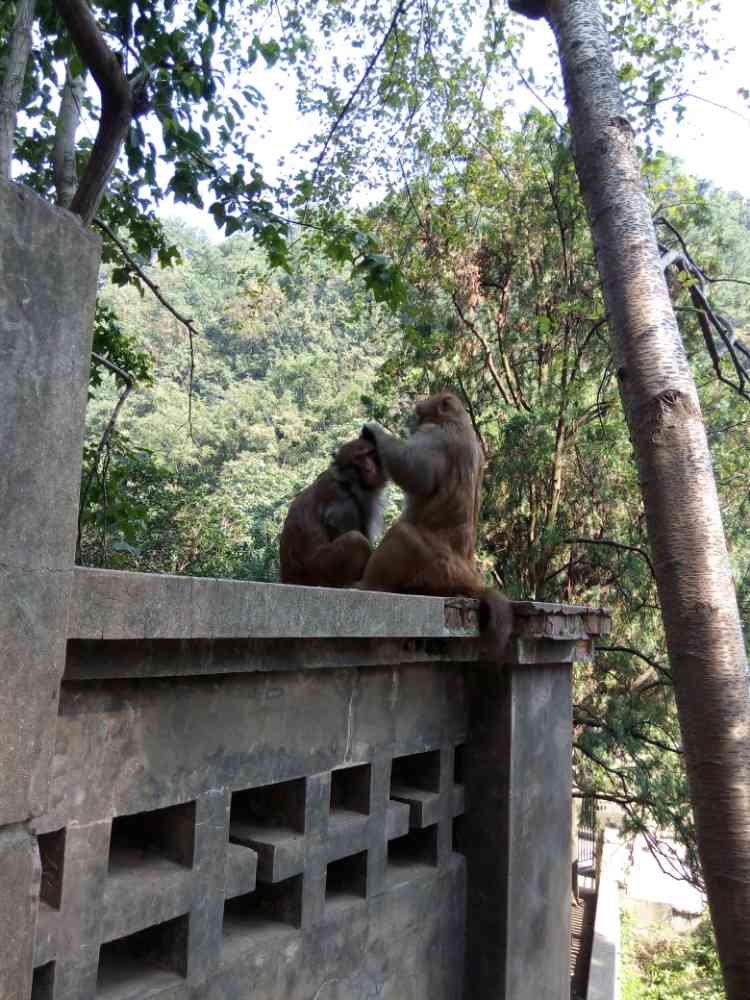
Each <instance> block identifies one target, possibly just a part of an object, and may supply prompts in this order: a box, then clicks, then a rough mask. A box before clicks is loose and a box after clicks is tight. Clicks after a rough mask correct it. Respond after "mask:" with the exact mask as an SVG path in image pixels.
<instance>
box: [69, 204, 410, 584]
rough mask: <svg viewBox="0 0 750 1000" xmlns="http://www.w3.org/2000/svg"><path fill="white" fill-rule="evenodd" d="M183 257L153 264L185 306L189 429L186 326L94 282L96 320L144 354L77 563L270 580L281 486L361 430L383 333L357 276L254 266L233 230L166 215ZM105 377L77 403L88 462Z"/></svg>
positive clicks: (390, 329)
mask: <svg viewBox="0 0 750 1000" xmlns="http://www.w3.org/2000/svg"><path fill="white" fill-rule="evenodd" d="M169 233H170V238H173V239H174V240H175V242H176V243H178V244H179V246H180V255H181V261H182V263H181V265H180V266H179V267H177V268H173V269H171V270H169V271H163V272H161V273H159V274H158V282H159V284H160V286H161V288H162V289H163V290H164V291H165V292H166V293H168V294H169V296H170V300H171V301H173V302H174V303H175V305H176V306H178V307H179V308H180V310H181V311H184V312H186V313H189V314H190V315H191V316H192V317H193V319H194V322H195V323H196V325H197V326H198V327H199V328H200V329H201V330H202V331H204V337H203V338H202V339H200V340H199V341H198V342H197V343H196V350H195V378H194V382H193V393H194V398H193V437H192V439H191V438H190V437H189V436H188V434H187V427H186V423H187V399H186V387H187V384H188V379H189V369H190V358H189V352H188V347H187V343H186V338H185V335H184V331H183V330H182V328H181V327H180V326H179V324H177V323H176V322H175V321H174V319H173V318H172V317H171V316H170V315H169V314H167V313H165V312H164V311H163V310H161V309H160V307H159V306H158V304H157V303H156V302H155V301H154V300H153V299H152V298H150V297H149V298H145V297H141V296H140V295H139V293H138V291H137V290H136V289H134V288H132V287H122V288H118V287H117V286H108V287H107V288H106V290H105V291H104V292H103V294H102V300H103V308H104V310H105V314H106V315H108V316H111V315H114V314H117V315H118V316H120V317H123V318H124V317H127V328H128V330H129V331H131V334H130V335H131V336H133V337H135V338H137V340H138V342H139V343H141V344H143V345H144V346H145V348H146V349H147V350H148V353H149V355H150V356H151V357H152V358H153V367H154V381H153V384H151V385H148V384H141V386H140V387H139V388H138V390H137V391H136V392H135V393H134V395H133V396H131V400H130V402H129V404H128V407H127V408H126V409H125V410H124V411H123V413H122V415H121V416H120V418H119V420H118V424H117V430H116V432H115V434H114V435H113V438H112V440H111V442H110V445H109V446H108V455H107V464H106V466H105V468H104V472H105V475H102V476H100V477H98V478H97V480H96V485H95V487H94V488H92V489H91V490H90V492H89V497H88V501H87V508H86V510H85V511H84V514H83V519H82V546H81V551H82V558H83V560H84V561H85V562H87V563H89V564H92V565H108V566H116V567H119V568H129V569H139V570H146V571H157V572H158V571H161V572H172V573H190V574H193V575H214V576H232V577H237V578H249V579H275V578H276V573H277V555H276V548H277V545H276V540H277V535H278V532H279V530H280V528H281V524H282V522H283V517H284V514H285V512H286V507H287V505H288V502H289V500H290V499H291V497H292V496H294V495H295V493H297V492H298V491H299V490H300V489H301V488H303V487H304V486H306V485H307V483H308V482H310V481H311V480H312V479H314V478H315V476H316V475H317V474H318V473H319V472H321V471H322V470H323V469H324V468H325V467H326V466H327V464H328V462H329V461H330V453H331V451H332V450H333V448H334V447H335V446H336V445H337V444H338V443H340V442H341V441H342V440H345V439H347V438H350V437H354V436H356V434H357V433H358V431H359V427H360V425H361V422H362V419H363V417H364V416H365V411H364V409H363V408H362V406H361V403H360V397H361V396H362V395H364V394H366V392H367V391H370V390H371V386H372V381H373V378H374V373H375V371H376V368H377V365H378V363H379V361H380V359H381V358H382V351H383V349H384V347H385V345H386V344H387V343H388V342H389V339H390V338H392V337H393V335H394V332H395V331H394V326H393V323H392V321H391V320H390V319H389V318H388V317H387V315H386V314H385V313H384V312H383V310H382V309H381V308H380V307H378V306H377V305H376V304H374V303H372V300H371V297H370V296H369V295H368V294H367V293H366V291H365V290H364V289H362V288H358V286H353V287H352V286H348V285H347V284H346V283H345V282H344V281H342V279H341V278H337V277H332V276H330V275H329V274H326V270H325V268H324V266H323V264H322V263H321V261H320V260H315V259H308V260H307V261H306V262H305V263H303V262H300V263H299V270H298V272H297V273H298V280H297V281H296V282H293V281H292V280H291V279H290V278H289V277H287V276H285V275H283V274H282V275H281V276H279V275H275V274H272V273H269V272H268V269H267V265H266V264H265V262H264V258H263V255H262V253H261V252H260V251H259V250H258V249H257V247H256V246H255V245H253V244H251V243H249V242H248V240H247V239H246V238H244V237H239V236H238V237H233V238H232V239H231V240H228V241H226V242H225V243H223V244H220V245H218V246H217V245H213V244H211V243H209V242H208V240H207V239H206V237H205V236H202V235H200V234H198V233H195V232H192V231H190V230H189V229H187V228H186V227H184V226H181V225H178V224H174V225H172V226H171V227H170V229H169ZM114 394H115V387H114V385H113V384H112V380H111V379H107V380H106V382H105V381H104V380H102V381H101V384H100V385H99V386H98V387H97V388H96V390H95V394H94V399H93V400H92V403H91V404H90V407H89V421H90V428H91V436H90V439H89V445H88V448H87V453H86V456H85V458H86V461H85V468H84V480H87V478H88V476H89V475H90V473H91V463H92V461H93V460H94V458H95V456H96V450H97V441H98V436H99V433H100V431H101V428H102V427H103V425H104V424H105V423H106V421H107V419H108V418H109V414H110V411H111V408H112V406H113V403H114Z"/></svg>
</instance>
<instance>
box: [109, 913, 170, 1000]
mask: <svg viewBox="0 0 750 1000" xmlns="http://www.w3.org/2000/svg"><path fill="white" fill-rule="evenodd" d="M188 919H189V918H188V916H187V915H185V916H184V917H177V918H176V919H175V920H169V921H167V922H166V923H163V924H154V925H153V926H152V927H146V928H145V929H144V930H142V931H137V932H136V933H135V934H128V935H127V936H126V937H122V938H117V939H116V940H114V941H108V942H107V943H106V944H103V945H102V946H101V948H100V949H99V969H98V971H97V979H96V1000H110V998H111V1000H115V998H117V1000H120V998H121V997H136V996H141V995H143V996H145V995H146V994H147V991H148V995H150V994H151V992H153V991H156V990H157V989H162V988H167V987H168V986H169V985H171V984H173V983H175V982H179V981H180V979H184V978H185V976H186V975H187V947H188Z"/></svg>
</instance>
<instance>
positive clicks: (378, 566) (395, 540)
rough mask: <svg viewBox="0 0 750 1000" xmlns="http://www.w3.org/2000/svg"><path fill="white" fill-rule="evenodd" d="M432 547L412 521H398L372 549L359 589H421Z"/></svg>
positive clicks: (415, 590)
mask: <svg viewBox="0 0 750 1000" xmlns="http://www.w3.org/2000/svg"><path fill="white" fill-rule="evenodd" d="M432 557H433V556H432V550H431V548H430V546H429V544H428V543H427V541H426V540H425V539H424V538H423V537H422V535H421V533H420V532H419V531H418V530H417V528H415V527H414V526H413V525H411V524H408V523H406V522H404V521H397V522H396V524H394V525H393V527H392V528H390V529H389V530H388V531H387V532H386V534H385V537H384V538H383V540H382V542H381V543H380V545H378V547H377V548H376V549H375V551H374V552H373V554H372V556H371V558H370V561H369V562H368V564H367V568H366V570H365V572H364V576H363V577H362V579H361V580H360V581H359V583H358V584H357V588H358V589H359V590H386V591H392V592H393V593H404V592H406V591H408V592H411V593H419V590H420V582H421V580H422V579H424V575H425V567H426V566H427V565H428V564H429V562H430V561H431V560H432Z"/></svg>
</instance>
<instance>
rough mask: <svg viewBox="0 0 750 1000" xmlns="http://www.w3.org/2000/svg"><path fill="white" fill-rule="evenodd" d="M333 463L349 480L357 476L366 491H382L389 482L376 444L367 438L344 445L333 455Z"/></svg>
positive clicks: (356, 439) (360, 438)
mask: <svg viewBox="0 0 750 1000" xmlns="http://www.w3.org/2000/svg"><path fill="white" fill-rule="evenodd" d="M333 462H334V465H335V466H336V468H337V469H338V471H339V472H340V473H342V474H344V476H346V477H347V478H352V477H354V476H356V478H357V479H358V480H359V483H360V484H361V485H362V486H363V487H364V488H365V489H366V490H380V489H382V488H383V487H384V486H385V484H386V482H387V478H388V477H387V476H386V474H385V471H384V469H383V466H382V465H381V463H380V458H379V457H378V450H377V448H376V447H375V442H374V441H370V440H367V439H366V438H363V437H358V438H355V440H354V441H347V442H346V444H342V445H341V447H340V448H339V450H338V451H335V452H334V453H333Z"/></svg>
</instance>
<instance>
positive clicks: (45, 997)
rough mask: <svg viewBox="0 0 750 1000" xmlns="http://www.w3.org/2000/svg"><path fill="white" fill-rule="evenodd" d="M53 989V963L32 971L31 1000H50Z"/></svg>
mask: <svg viewBox="0 0 750 1000" xmlns="http://www.w3.org/2000/svg"><path fill="white" fill-rule="evenodd" d="M54 989H55V963H54V962H47V963H46V964H45V965H40V966H38V967H37V968H36V969H34V978H33V980H32V982H31V1000H52V996H53V992H54Z"/></svg>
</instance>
